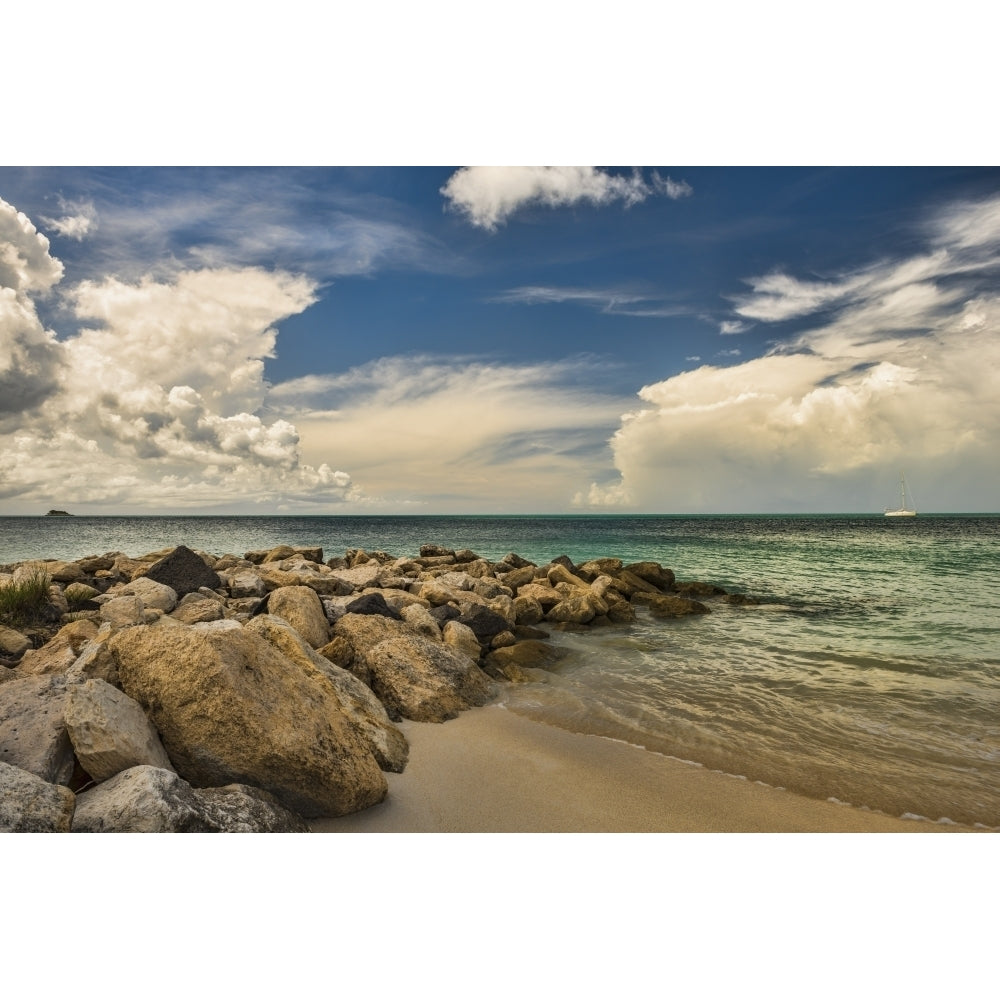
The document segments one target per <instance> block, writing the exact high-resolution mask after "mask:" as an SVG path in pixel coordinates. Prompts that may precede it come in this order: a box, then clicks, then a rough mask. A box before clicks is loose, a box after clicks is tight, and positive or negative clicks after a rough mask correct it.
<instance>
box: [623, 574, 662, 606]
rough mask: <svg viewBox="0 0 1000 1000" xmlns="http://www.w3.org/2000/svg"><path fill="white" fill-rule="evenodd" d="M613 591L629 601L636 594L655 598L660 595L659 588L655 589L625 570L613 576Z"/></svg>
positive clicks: (639, 577) (646, 581)
mask: <svg viewBox="0 0 1000 1000" xmlns="http://www.w3.org/2000/svg"><path fill="white" fill-rule="evenodd" d="M615 590H617V591H619V593H622V594H624V595H625V596H626V597H628V598H630V599H631V598H633V597H635V595H636V594H650V595H654V596H655V595H658V594H660V593H661V591H660V590H659V588H657V587H655V586H654V585H653V584H651V583H650V582H649V581H648V580H644V579H643V578H642V577H641V576H636V574H635V573H631V572H629V571H628V570H627V569H623V570H619V572H617V573H616V574H615Z"/></svg>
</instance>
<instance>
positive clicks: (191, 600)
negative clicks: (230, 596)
mask: <svg viewBox="0 0 1000 1000" xmlns="http://www.w3.org/2000/svg"><path fill="white" fill-rule="evenodd" d="M170 617H171V618H173V619H174V621H178V622H181V623H182V624H184V625H195V624H197V623H198V622H215V621H218V620H219V619H220V618H224V617H225V608H224V606H223V604H222V602H221V601H217V600H213V599H212V598H211V597H206V596H205V595H204V594H199V593H189V594H187V595H186V596H184V597H182V598H181V600H180V603H179V604H178V605H177V607H176V608H174V610H173V611H172V612H171V613H170Z"/></svg>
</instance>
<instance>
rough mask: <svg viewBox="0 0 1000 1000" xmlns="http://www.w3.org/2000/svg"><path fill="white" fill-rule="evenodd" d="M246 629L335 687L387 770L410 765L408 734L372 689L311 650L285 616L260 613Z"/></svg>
mask: <svg viewBox="0 0 1000 1000" xmlns="http://www.w3.org/2000/svg"><path fill="white" fill-rule="evenodd" d="M246 628H247V629H248V630H250V631H252V632H256V633H257V634H259V635H262V636H263V637H264V638H265V639H267V641H268V642H270V643H271V645H273V646H274V647H275V648H276V649H278V650H279V651H280V652H281V653H283V654H284V655H285V656H286V657H288V659H289V660H290V661H291V662H292V663H294V664H296V666H298V667H299V668H300V669H302V670H304V671H306V672H307V673H310V674H311V675H313V676H315V677H318V678H319V679H320V681H321V682H325V683H328V684H329V685H330V686H331V688H332V689H333V692H334V695H335V697H336V699H337V703H338V705H339V707H340V711H341V712H342V713H343V714H344V716H345V717H346V718H347V719H348V720H349V721H350V723H351V725H352V726H353V727H354V729H355V732H356V733H357V734H358V736H359V737H360V738H361V739H362V740H363V741H364V743H365V745H366V746H367V747H368V749H369V750H370V751H371V752H372V754H373V755H374V757H375V759H376V760H377V761H378V763H379V767H381V768H382V770H383V771H396V772H400V771H402V770H403V768H404V767H406V759H407V755H408V754H409V745H408V744H407V742H406V737H405V736H403V734H402V733H401V732H400V731H399V730H398V729H397V728H396V727H395V726H394V725H393V724H392V723H391V722H390V721H389V716H388V715H387V714H386V710H385V708H384V706H383V705H382V703H381V702H380V701H379V700H378V698H376V697H375V695H374V694H373V693H372V690H371V688H369V687H368V686H367V685H366V684H363V683H362V682H361V681H360V680H358V678H357V677H355V676H353V675H352V674H351V673H349V672H348V671H347V670H345V669H343V668H342V667H338V666H335V665H334V664H333V663H331V662H330V661H329V660H328V659H326V658H325V657H323V656H321V655H320V654H319V653H318V652H316V650H314V649H311V648H310V647H309V646H308V645H307V643H306V642H305V640H304V639H303V638H302V636H300V635H299V634H298V632H296V631H295V629H293V628H292V627H291V626H290V625H289V624H288V623H287V622H285V621H284V620H283V619H281V618H276V617H275V616H274V615H259V616H258V617H256V618H253V619H251V620H250V621H249V622H248V623H247V625H246Z"/></svg>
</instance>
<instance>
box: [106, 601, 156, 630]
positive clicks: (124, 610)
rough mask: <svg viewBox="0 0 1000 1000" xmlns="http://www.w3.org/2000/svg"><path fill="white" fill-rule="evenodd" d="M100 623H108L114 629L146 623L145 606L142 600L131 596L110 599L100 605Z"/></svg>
mask: <svg viewBox="0 0 1000 1000" xmlns="http://www.w3.org/2000/svg"><path fill="white" fill-rule="evenodd" d="M101 619H102V621H106V622H110V623H111V625H112V626H113V627H114V628H116V629H119V628H127V627H128V626H130V625H143V624H146V623H147V613H146V606H145V605H144V604H143V603H142V598H140V597H136V596H135V595H134V594H132V595H131V596H129V597H112V598H111V599H110V600H107V601H105V602H104V603H103V604H102V605H101Z"/></svg>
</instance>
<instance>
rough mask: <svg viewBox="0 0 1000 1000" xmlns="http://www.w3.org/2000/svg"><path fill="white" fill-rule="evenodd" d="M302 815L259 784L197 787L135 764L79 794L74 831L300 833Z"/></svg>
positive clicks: (156, 769) (166, 773) (155, 769)
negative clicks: (257, 785)
mask: <svg viewBox="0 0 1000 1000" xmlns="http://www.w3.org/2000/svg"><path fill="white" fill-rule="evenodd" d="M306 829H308V828H307V826H306V824H305V823H304V822H303V821H302V819H301V818H300V817H298V816H296V815H294V813H291V812H289V811H288V810H287V809H285V808H284V807H283V806H282V805H281V804H280V803H279V802H277V801H276V800H275V799H274V798H273V797H272V796H270V795H268V794H267V793H266V792H262V791H261V790H260V789H259V788H252V787H249V786H247V785H239V784H233V785H227V786H225V787H222V788H204V789H198V788H192V787H191V785H189V784H188V783H187V782H186V781H185V780H184V779H183V778H181V777H179V776H178V775H176V774H174V773H173V772H172V771H166V770H161V769H159V768H156V767H150V766H149V765H141V766H139V767H133V768H130V769H129V770H127V771H123V772H121V774H118V775H115V777H113V778H111V779H110V780H109V781H106V782H105V783H104V784H102V785H98V786H97V787H96V788H92V789H89V790H88V791H86V792H82V793H81V794H80V795H78V796H77V806H76V813H75V815H74V817H73V832H74V833H300V832H304V831H305V830H306Z"/></svg>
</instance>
